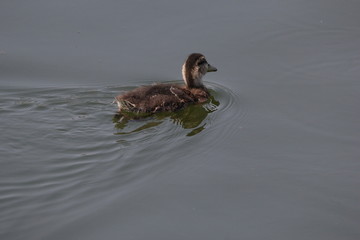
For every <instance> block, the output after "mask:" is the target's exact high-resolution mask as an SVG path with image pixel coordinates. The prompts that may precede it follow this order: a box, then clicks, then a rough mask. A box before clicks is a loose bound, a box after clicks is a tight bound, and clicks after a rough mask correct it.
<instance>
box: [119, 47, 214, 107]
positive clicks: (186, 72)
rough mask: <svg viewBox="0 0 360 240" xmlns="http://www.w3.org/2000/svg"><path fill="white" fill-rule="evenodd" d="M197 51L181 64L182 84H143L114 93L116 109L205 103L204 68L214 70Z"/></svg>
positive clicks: (208, 70)
mask: <svg viewBox="0 0 360 240" xmlns="http://www.w3.org/2000/svg"><path fill="white" fill-rule="evenodd" d="M216 71H217V69H216V68H215V67H213V66H211V65H210V64H209V63H208V62H207V61H206V59H205V57H204V55H202V54H200V53H192V54H190V55H189V57H188V58H187V59H186V61H185V63H184V64H183V66H182V76H183V79H184V82H185V85H178V84H155V85H151V86H143V87H139V88H136V89H134V90H132V91H129V92H126V93H124V94H123V95H119V96H117V97H115V102H116V103H117V105H118V107H119V111H123V110H124V111H129V112H137V113H155V112H162V111H176V110H179V109H181V108H183V107H185V106H187V105H189V104H192V103H204V102H206V101H207V100H208V99H209V96H210V94H209V91H208V90H207V88H206V87H205V86H204V84H203V82H202V77H203V76H204V75H205V74H206V73H207V72H216Z"/></svg>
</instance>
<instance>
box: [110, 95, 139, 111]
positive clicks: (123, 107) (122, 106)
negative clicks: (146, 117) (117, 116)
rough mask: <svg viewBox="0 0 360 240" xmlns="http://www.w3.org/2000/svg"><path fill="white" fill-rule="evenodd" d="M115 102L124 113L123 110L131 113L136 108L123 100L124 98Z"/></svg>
mask: <svg viewBox="0 0 360 240" xmlns="http://www.w3.org/2000/svg"><path fill="white" fill-rule="evenodd" d="M114 102H116V103H117V105H118V108H119V111H122V110H125V111H131V110H132V109H134V108H135V104H133V103H131V102H129V101H127V100H125V99H122V98H118V97H116V98H115V101H114Z"/></svg>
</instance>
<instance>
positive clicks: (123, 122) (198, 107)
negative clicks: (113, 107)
mask: <svg viewBox="0 0 360 240" xmlns="http://www.w3.org/2000/svg"><path fill="white" fill-rule="evenodd" d="M219 105H220V103H219V102H218V101H217V100H216V99H215V98H214V97H213V96H210V98H209V100H208V101H207V102H206V103H204V104H194V105H190V106H188V107H186V108H184V109H181V110H179V111H175V112H161V113H156V114H151V115H150V114H143V113H137V114H136V113H133V112H125V111H121V112H118V113H117V114H115V115H114V117H113V123H114V124H115V128H117V129H118V130H119V131H118V132H117V133H116V134H118V135H122V134H130V133H135V132H140V131H143V130H145V129H148V128H152V127H156V126H158V125H160V124H161V123H162V122H163V121H164V120H165V119H171V120H172V122H173V123H174V124H178V125H180V126H182V127H183V128H184V129H192V130H191V131H190V132H189V133H188V134H187V136H194V135H196V134H198V133H200V132H201V131H202V130H204V129H205V124H202V123H203V121H204V119H205V118H206V117H207V115H208V114H209V113H212V112H214V111H216V110H217V107H218V106H219ZM145 119H146V120H150V121H146V123H144V124H143V125H140V127H137V128H136V129H134V130H132V131H125V130H124V129H125V128H126V127H127V126H128V124H129V123H130V122H131V121H134V120H135V121H136V120H138V122H141V120H145Z"/></svg>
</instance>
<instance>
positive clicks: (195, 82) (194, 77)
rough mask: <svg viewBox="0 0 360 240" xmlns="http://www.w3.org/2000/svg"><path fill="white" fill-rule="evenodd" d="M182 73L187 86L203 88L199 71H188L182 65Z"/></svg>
mask: <svg viewBox="0 0 360 240" xmlns="http://www.w3.org/2000/svg"><path fill="white" fill-rule="evenodd" d="M182 75H183V79H184V82H185V85H186V87H187V88H205V86H204V84H203V82H202V74H199V72H193V71H188V70H186V69H185V67H184V66H183V69H182Z"/></svg>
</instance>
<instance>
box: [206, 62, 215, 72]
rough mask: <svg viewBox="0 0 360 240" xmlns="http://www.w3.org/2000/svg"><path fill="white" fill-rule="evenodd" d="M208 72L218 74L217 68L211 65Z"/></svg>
mask: <svg viewBox="0 0 360 240" xmlns="http://www.w3.org/2000/svg"><path fill="white" fill-rule="evenodd" d="M207 71H208V72H216V71H217V68H216V67H214V66H211V65H210V64H209V67H208V69H207Z"/></svg>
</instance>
